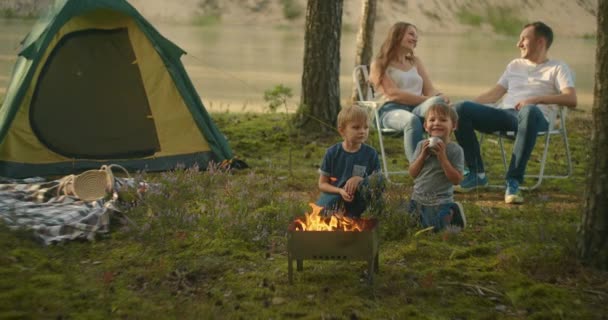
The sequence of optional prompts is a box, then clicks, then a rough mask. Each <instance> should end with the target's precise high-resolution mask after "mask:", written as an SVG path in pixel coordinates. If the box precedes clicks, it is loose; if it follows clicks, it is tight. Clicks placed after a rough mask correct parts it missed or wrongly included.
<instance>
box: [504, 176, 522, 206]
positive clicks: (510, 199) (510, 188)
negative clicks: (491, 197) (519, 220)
mask: <svg viewBox="0 0 608 320" xmlns="http://www.w3.org/2000/svg"><path fill="white" fill-rule="evenodd" d="M505 202H506V203H510V204H511V203H514V204H518V203H524V197H522V196H521V192H520V191H519V182H517V180H515V179H508V180H507V190H505Z"/></svg>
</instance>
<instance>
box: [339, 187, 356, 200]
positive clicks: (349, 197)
mask: <svg viewBox="0 0 608 320" xmlns="http://www.w3.org/2000/svg"><path fill="white" fill-rule="evenodd" d="M340 196H342V199H343V200H344V201H346V202H351V201H353V196H352V195H350V194H349V193H348V192H347V191H346V190H344V189H340Z"/></svg>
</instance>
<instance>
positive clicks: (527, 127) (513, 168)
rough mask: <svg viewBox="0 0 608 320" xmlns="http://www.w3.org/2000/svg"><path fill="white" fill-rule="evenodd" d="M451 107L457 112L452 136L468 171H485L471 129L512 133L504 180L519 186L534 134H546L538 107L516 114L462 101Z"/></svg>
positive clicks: (547, 125)
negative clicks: (513, 142)
mask: <svg viewBox="0 0 608 320" xmlns="http://www.w3.org/2000/svg"><path fill="white" fill-rule="evenodd" d="M454 108H456V112H457V113H458V128H457V129H456V132H455V135H456V139H457V140H458V143H459V144H460V146H461V147H462V149H464V159H465V162H466V164H467V166H468V168H469V171H470V172H471V173H480V172H485V170H484V167H483V161H482V159H481V153H480V150H479V141H478V140H477V136H476V135H475V130H477V131H480V132H484V133H492V132H496V131H515V132H516V135H515V144H514V146H513V154H512V155H511V163H510V164H509V170H508V171H507V174H506V177H505V179H516V180H517V181H519V183H523V180H524V174H525V171H526V165H527V164H528V160H529V159H530V155H531V154H532V150H534V145H535V144H536V138H537V136H538V132H539V131H547V129H548V128H549V123H548V122H547V120H546V119H545V117H544V116H543V113H542V111H541V110H540V109H539V107H538V106H536V105H526V106H524V107H523V108H521V109H520V110H519V111H517V110H515V109H498V108H494V107H489V106H486V105H483V104H479V103H475V102H471V101H464V102H460V103H457V104H456V105H454Z"/></svg>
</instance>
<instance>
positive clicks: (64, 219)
mask: <svg viewBox="0 0 608 320" xmlns="http://www.w3.org/2000/svg"><path fill="white" fill-rule="evenodd" d="M128 180H133V179H123V178H116V179H115V188H114V189H115V190H119V189H120V186H124V185H130V184H134V181H128ZM58 185H59V180H53V181H48V182H46V181H45V180H44V179H42V178H29V179H24V180H13V179H4V178H0V218H2V220H4V223H5V224H6V225H7V226H8V227H9V228H11V229H20V228H25V229H28V230H33V232H34V234H35V236H36V237H37V238H39V239H40V240H41V241H42V242H43V243H44V244H46V245H48V244H52V243H58V242H62V241H67V240H74V239H87V240H93V239H94V238H95V235H96V234H98V233H106V232H108V231H109V224H110V213H111V212H112V211H119V210H118V209H117V208H116V207H115V203H116V201H117V199H118V194H117V192H114V194H113V195H112V197H111V198H110V199H100V200H97V201H90V202H85V201H82V200H80V199H78V198H76V197H73V196H65V195H61V196H58V195H57V187H58Z"/></svg>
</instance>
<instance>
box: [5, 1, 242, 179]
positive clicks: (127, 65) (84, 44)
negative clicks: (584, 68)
mask: <svg viewBox="0 0 608 320" xmlns="http://www.w3.org/2000/svg"><path fill="white" fill-rule="evenodd" d="M184 53H185V52H184V51H183V50H182V49H180V48H179V47H178V46H177V45H175V44H173V43H172V42H171V41H169V40H167V39H166V38H164V37H163V36H162V35H160V34H159V33H158V32H157V31H156V30H155V29H154V28H153V27H152V25H150V24H149V23H148V22H147V21H146V20H145V19H144V18H143V17H142V16H141V15H140V14H139V13H138V12H137V11H136V10H135V9H134V8H133V7H131V5H129V4H128V3H127V2H126V1H124V0H57V1H56V2H55V3H54V4H53V5H52V7H51V8H50V10H49V12H48V14H47V15H46V16H45V17H43V18H42V19H40V20H39V21H38V22H37V24H36V25H35V26H34V27H33V29H32V31H31V32H30V33H29V34H28V36H27V37H26V38H25V39H24V41H23V47H22V50H21V51H20V53H19V58H18V60H17V63H16V64H15V67H14V70H13V75H12V79H11V82H10V84H9V87H8V90H7V92H6V97H5V100H4V104H3V105H2V108H0V176H7V177H15V178H20V177H28V176H48V175H63V174H68V173H73V172H74V171H81V170H85V169H90V168H98V167H99V166H100V165H101V164H104V163H116V164H119V165H122V166H123V167H125V168H127V169H129V170H143V169H145V170H149V171H157V170H168V169H172V168H174V167H175V166H176V165H178V164H179V165H185V166H191V165H194V164H197V165H198V166H199V167H201V168H205V167H206V166H207V164H208V162H209V161H216V162H221V161H222V160H225V159H230V158H232V151H231V150H230V148H229V146H228V142H227V141H226V139H225V137H224V136H223V135H222V134H221V132H220V131H219V129H218V128H217V127H216V125H215V124H214V123H213V121H212V120H211V118H210V116H209V114H208V113H207V112H206V110H205V108H204V105H203V103H202V101H201V99H200V97H199V96H198V94H197V92H196V90H195V89H194V86H193V85H192V83H191V81H190V79H189V77H188V75H187V73H186V71H185V69H184V66H183V65H182V63H181V61H180V57H181V55H183V54H184Z"/></svg>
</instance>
